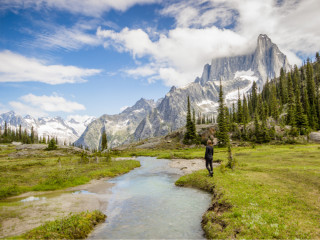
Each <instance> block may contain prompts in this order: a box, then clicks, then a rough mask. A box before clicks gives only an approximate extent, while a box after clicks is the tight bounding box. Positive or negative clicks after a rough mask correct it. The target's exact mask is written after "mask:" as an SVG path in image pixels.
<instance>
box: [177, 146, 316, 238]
mask: <svg viewBox="0 0 320 240" xmlns="http://www.w3.org/2000/svg"><path fill="white" fill-rule="evenodd" d="M196 152H197V151H196ZM233 156H234V158H235V159H236V161H237V166H236V168H235V169H234V170H233V171H232V170H231V169H228V168H225V165H226V163H227V154H226V150H225V149H217V150H216V153H215V155H214V158H215V159H221V160H223V161H222V165H221V166H220V167H218V168H216V169H215V170H214V177H213V178H210V177H208V176H207V175H208V173H207V171H206V170H201V171H198V172H195V173H192V174H190V175H186V176H183V177H181V178H180V179H179V180H178V181H177V182H176V185H179V186H191V187H196V188H200V189H203V190H206V191H209V192H212V193H214V197H213V200H212V206H211V207H210V208H209V210H208V211H207V212H206V213H205V214H204V216H203V221H202V225H203V229H204V231H205V233H206V236H207V238H219V239H221V238H249V239H261V238H264V239H268V238H280V239H294V238H303V239H315V238H320V225H319V221H320V147H319V145H281V146H275V145H263V146H256V147H255V148H248V147H237V148H234V149H233Z"/></svg>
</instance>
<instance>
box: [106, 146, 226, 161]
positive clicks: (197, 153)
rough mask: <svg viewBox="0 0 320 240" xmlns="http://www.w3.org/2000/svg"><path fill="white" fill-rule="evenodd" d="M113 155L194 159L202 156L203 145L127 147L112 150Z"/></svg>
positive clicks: (221, 151)
mask: <svg viewBox="0 0 320 240" xmlns="http://www.w3.org/2000/svg"><path fill="white" fill-rule="evenodd" d="M215 152H216V153H219V152H220V153H225V152H226V149H215ZM111 154H112V156H113V157H135V156H148V157H157V158H158V159H194V158H204V150H203V147H197V148H180V149H160V150H159V149H128V150H124V151H114V152H112V153H111Z"/></svg>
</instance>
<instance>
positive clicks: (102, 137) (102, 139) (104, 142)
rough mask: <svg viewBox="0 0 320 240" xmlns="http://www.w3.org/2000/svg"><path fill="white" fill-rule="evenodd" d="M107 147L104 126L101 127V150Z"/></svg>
mask: <svg viewBox="0 0 320 240" xmlns="http://www.w3.org/2000/svg"><path fill="white" fill-rule="evenodd" d="M107 148H108V142H107V134H106V130H105V128H103V131H102V136H101V151H103V150H105V149H107Z"/></svg>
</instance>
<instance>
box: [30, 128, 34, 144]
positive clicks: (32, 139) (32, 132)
mask: <svg viewBox="0 0 320 240" xmlns="http://www.w3.org/2000/svg"><path fill="white" fill-rule="evenodd" d="M30 141H31V143H34V130H33V126H32V127H31V134H30Z"/></svg>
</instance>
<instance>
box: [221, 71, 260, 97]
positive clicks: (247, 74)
mask: <svg viewBox="0 0 320 240" xmlns="http://www.w3.org/2000/svg"><path fill="white" fill-rule="evenodd" d="M235 79H237V80H238V81H239V80H240V81H245V80H247V81H249V83H248V84H247V86H246V87H244V88H241V89H239V91H238V89H236V90H234V91H232V92H229V93H227V94H226V98H225V99H226V101H227V102H228V103H232V102H234V101H236V100H238V96H239V93H240V98H241V99H242V96H243V94H246V93H247V92H248V91H249V90H250V89H251V87H252V84H253V82H254V81H257V80H258V77H256V76H254V72H253V71H252V70H251V69H249V70H248V71H237V72H236V73H235V76H234V80H235Z"/></svg>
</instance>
